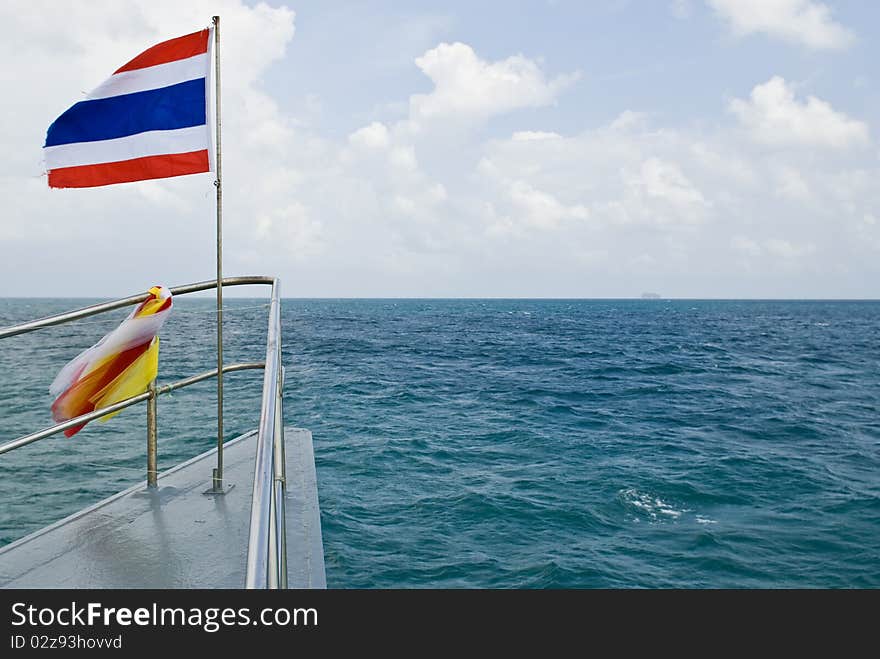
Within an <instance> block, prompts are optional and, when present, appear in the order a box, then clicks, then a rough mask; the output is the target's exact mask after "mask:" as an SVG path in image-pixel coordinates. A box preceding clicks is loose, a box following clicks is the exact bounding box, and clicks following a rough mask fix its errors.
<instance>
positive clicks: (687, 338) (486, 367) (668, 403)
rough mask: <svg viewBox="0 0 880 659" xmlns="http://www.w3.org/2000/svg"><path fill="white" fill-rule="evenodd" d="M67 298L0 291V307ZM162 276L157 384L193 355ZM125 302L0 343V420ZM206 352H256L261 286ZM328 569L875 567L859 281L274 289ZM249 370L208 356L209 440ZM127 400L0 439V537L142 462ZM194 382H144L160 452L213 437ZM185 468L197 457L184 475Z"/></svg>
mask: <svg viewBox="0 0 880 659" xmlns="http://www.w3.org/2000/svg"><path fill="white" fill-rule="evenodd" d="M89 302H90V301H89V300H48V299H7V300H0V326H6V325H9V324H13V323H15V322H20V321H22V320H26V319H32V318H36V317H40V316H45V315H49V314H52V313H57V312H60V311H64V310H69V309H72V308H76V307H79V306H83V305H85V304H87V303H89ZM213 305H214V303H213V301H212V300H208V299H186V298H180V299H178V300H177V301H176V303H175V309H174V312H173V314H172V316H171V317H170V319H169V320H168V322H167V323H166V325H165V327H164V328H163V331H162V344H161V352H160V383H163V382H171V381H173V380H176V379H180V378H183V377H187V376H189V375H192V374H195V373H197V372H201V371H204V370H209V369H211V368H213V367H214V366H215V356H214V336H215V325H214V312H213ZM125 314H126V311H125V310H121V311H119V312H115V313H114V314H109V315H107V316H101V317H97V318H89V319H85V320H83V321H79V322H77V323H74V324H71V325H65V326H60V327H54V328H49V329H46V330H42V331H39V332H35V333H32V334H28V335H23V336H19V337H14V338H10V339H6V340H3V341H0V368H2V379H0V419H2V421H0V441H7V440H9V439H13V438H15V437H17V436H19V435H23V434H25V433H28V432H31V431H33V430H36V429H39V428H43V427H46V426H48V425H50V424H51V418H50V414H49V406H50V405H51V402H52V399H51V397H50V396H49V393H48V387H49V384H50V382H51V381H52V379H53V378H54V376H55V374H56V373H57V371H58V370H59V369H60V368H61V366H63V364H64V363H65V362H66V361H68V360H69V359H71V358H72V357H73V356H75V355H76V354H77V353H78V352H79V351H80V350H82V349H83V348H85V347H87V346H89V345H91V344H92V343H94V342H95V341H96V340H97V339H98V338H100V337H101V336H103V334H105V333H106V332H107V331H109V330H110V329H111V328H112V327H114V326H115V325H116V324H117V323H118V322H119V320H120V319H121V318H122V317H124V315H125ZM224 321H225V322H224V333H225V356H226V361H227V363H229V362H232V361H261V360H262V359H263V356H264V346H265V335H266V325H267V323H266V305H265V302H264V301H262V300H249V299H248V300H245V299H232V300H227V301H226V310H225V312H224ZM282 324H283V328H282V329H283V341H284V349H283V361H284V365H285V369H286V380H285V390H284V416H285V419H284V420H285V424H286V425H288V426H299V427H305V428H309V429H311V431H312V432H313V437H314V448H315V462H316V467H317V475H318V494H319V499H320V505H321V519H322V527H323V540H324V550H325V563H326V572H327V582H328V585H329V586H330V587H333V588H352V587H357V588H438V587H444V588H446V587H452V588H596V587H602V588H634V587H648V588H704V587H732V588H807V587H819V588H826V587H843V588H877V587H880V416H878V411H880V302H870V301H864V302H862V301H693V300H300V299H292V300H284V301H283V304H282ZM261 382H262V373H261V372H242V373H234V374H229V375H227V376H226V378H225V388H226V401H225V422H226V434H227V437H228V438H231V437H234V436H236V435H237V434H240V433H241V432H244V431H247V430H249V429H252V428H254V427H256V425H257V421H258V418H259V404H260V387H261ZM145 414H146V413H145V409H144V406H143V405H140V406H136V407H133V408H130V409H128V410H125V411H124V412H122V413H121V414H120V415H119V416H118V417H116V418H114V419H112V420H110V421H109V422H107V423H99V422H92V423H91V424H89V425H88V426H87V427H86V428H85V429H84V430H83V431H81V432H80V433H79V434H77V435H76V436H74V437H73V438H71V439H67V438H65V437H63V436H61V435H59V436H55V437H53V438H50V439H46V440H43V441H41V442H38V443H35V444H32V445H30V446H27V447H25V448H22V449H19V450H17V451H13V452H11V453H8V454H5V455H2V456H0V544H5V543H8V542H11V541H13V540H15V539H17V538H19V537H22V536H24V535H25V534H27V533H29V532H32V531H34V530H36V529H38V528H40V527H42V526H44V525H46V524H48V523H51V522H53V521H56V520H58V519H60V518H62V517H64V516H66V515H68V514H71V513H73V512H75V511H77V510H79V509H80V508H82V507H84V506H87V505H89V504H91V503H94V502H96V501H98V500H100V499H101V498H103V497H105V496H108V495H110V494H112V493H114V492H116V491H119V490H120V489H123V488H125V487H127V486H130V485H132V484H135V483H137V482H138V481H141V480H143V477H144V470H145V457H144V454H145V443H146V440H145V430H144V428H145ZM215 414H216V394H215V385H214V383H213V381H208V382H205V383H202V384H199V385H195V386H193V387H191V388H188V389H185V390H179V391H177V392H174V393H173V394H172V395H170V396H164V397H162V398H161V399H160V401H159V467H160V469H167V468H169V467H171V466H173V465H174V464H176V463H177V462H180V461H182V460H184V459H186V458H189V457H192V456H194V455H197V454H198V453H201V452H203V451H205V450H208V449H210V448H211V447H212V446H213V445H214V444H215V443H216V427H215V425H214V423H215V422H214V419H215ZM206 478H207V475H206Z"/></svg>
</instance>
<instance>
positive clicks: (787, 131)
mask: <svg viewBox="0 0 880 659" xmlns="http://www.w3.org/2000/svg"><path fill="white" fill-rule="evenodd" d="M729 108H730V111H731V112H732V113H733V114H735V115H736V116H737V118H738V119H739V121H740V123H741V124H742V125H743V126H744V127H745V128H746V129H747V130H748V131H749V133H750V135H751V136H752V138H753V139H755V140H756V141H757V142H760V143H763V144H766V145H769V146H819V147H829V148H834V149H844V148H847V147H853V146H865V145H867V144H869V142H870V138H869V135H868V126H867V124H865V123H863V122H861V121H857V120H855V119H851V118H850V117H848V116H847V115H845V114H844V113H842V112H837V111H836V110H834V109H833V108H832V107H831V105H830V104H829V103H827V102H826V101H823V100H821V99H818V98H816V97H815V96H809V97H808V98H807V100H806V101H805V102H800V101H798V100H797V99H796V98H795V94H794V90H793V89H792V88H791V87H790V86H789V85H788V84H787V83H786V82H785V80H784V79H782V78H781V77H779V76H774V77H772V78H771V79H770V80H768V81H767V82H765V83H764V84H761V85H756V86H755V88H754V89H752V92H751V94H750V96H749V99H748V100H742V99H734V100H732V101H731V102H730V106H729Z"/></svg>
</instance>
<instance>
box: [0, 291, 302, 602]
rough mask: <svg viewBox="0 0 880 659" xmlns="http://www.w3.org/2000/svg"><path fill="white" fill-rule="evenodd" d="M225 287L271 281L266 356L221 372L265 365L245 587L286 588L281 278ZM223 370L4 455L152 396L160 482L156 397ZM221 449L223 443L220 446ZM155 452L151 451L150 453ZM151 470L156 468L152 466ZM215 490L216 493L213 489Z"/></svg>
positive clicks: (99, 307)
mask: <svg viewBox="0 0 880 659" xmlns="http://www.w3.org/2000/svg"><path fill="white" fill-rule="evenodd" d="M220 283H221V285H222V286H223V287H224V288H225V287H226V286H243V285H249V284H271V286H272V292H271V299H270V303H269V327H268V331H267V335H266V360H265V361H264V362H246V363H239V364H229V365H226V366H224V367H223V368H222V372H223V373H229V372H233V371H242V370H247V369H256V368H262V369H263V393H262V403H261V408H260V426H259V432H258V435H257V452H256V457H255V459H254V489H253V495H252V499H251V517H250V530H249V539H248V558H247V568H246V575H247V577H246V587H247V588H286V587H287V547H286V533H285V524H284V520H285V514H284V498H285V489H286V488H285V473H284V472H285V470H284V421H283V414H282V402H281V390H282V386H283V381H284V374H283V369H282V366H281V301H280V288H281V286H280V280H279V279H277V278H273V277H263V276H247V277H227V278H224V279H223V280H222V281H221V282H220ZM216 287H217V280H210V281H203V282H196V283H193V284H185V285H183V286H176V287H174V288H171V289H170V290H171V294H172V295H183V294H186V293H195V292H197V291H204V290H209V289H212V288H216ZM148 297H149V294H148V293H141V294H138V295H132V296H129V297H126V298H120V299H118V300H113V301H110V302H102V303H100V304H94V305H90V306H88V307H83V308H81V309H77V310H74V311H69V312H66V313H61V314H56V315H54V316H47V317H45V318H40V319H38V320H33V321H29V322H26V323H21V324H19V325H13V326H10V327H6V328H2V329H0V339H4V338H8V337H11V336H16V335H19V334H25V333H27V332H33V331H36V330H38V329H42V328H44V327H50V326H53V325H60V324H63V323H67V322H70V321H74V320H78V319H80V318H86V317H88V316H94V315H96V314H100V313H104V312H107V311H112V310H114V309H119V308H122V307H126V306H131V305H133V304H138V303H140V302H143V301H144V300H146V299H147V298H148ZM219 372H220V370H218V369H214V370H212V371H206V372H204V373H200V374H199V375H194V376H191V377H188V378H184V379H183V380H178V381H177V382H172V383H170V384H166V385H162V386H160V387H157V386H156V385H155V382H153V383H152V384H151V386H150V388H149V389H148V390H147V391H145V392H144V393H142V394H138V395H137V396H132V397H130V398H126V399H125V400H122V401H119V402H118V403H114V404H113V405H108V406H107V407H104V408H101V409H98V410H94V411H92V412H89V413H87V414H83V415H80V416H78V417H76V418H74V419H70V420H68V421H64V422H62V423H58V424H55V425H53V426H50V427H48V428H44V429H42V430H39V431H36V432H33V433H30V434H28V435H24V436H22V437H18V438H16V439H13V440H11V441H8V442H6V443H4V444H0V455H2V454H4V453H7V452H9V451H12V450H14V449H17V448H20V447H22V446H26V445H28V444H31V443H33V442H36V441H38V440H41V439H45V438H46V437H50V436H52V435H55V434H57V433H59V432H62V431H64V430H66V429H68V428H72V427H74V426H77V425H79V424H82V423H85V422H88V421H92V420H94V419H97V418H100V417H102V416H104V415H106V414H110V413H112V412H116V411H119V410H122V409H125V408H126V407H131V406H132V405H136V404H137V403H141V402H143V401H148V402H149V405H148V412H147V428H148V442H147V445H148V456H147V483H148V485H152V486H155V485H156V466H155V465H156V459H155V458H156V456H155V445H156V442H155V434H156V412H155V401H156V398H157V397H158V396H160V395H162V394H166V393H169V392H171V391H174V390H175V389H180V388H183V387H188V386H190V385H192V384H195V383H197V382H201V381H203V380H207V379H209V378H212V377H217V375H218V373H219ZM218 448H219V447H218ZM151 451H152V453H151ZM151 470H152V471H151ZM215 493H216V492H215Z"/></svg>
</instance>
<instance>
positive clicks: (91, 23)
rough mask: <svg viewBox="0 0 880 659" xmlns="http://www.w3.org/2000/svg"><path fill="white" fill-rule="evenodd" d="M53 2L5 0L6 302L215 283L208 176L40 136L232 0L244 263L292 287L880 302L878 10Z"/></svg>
mask: <svg viewBox="0 0 880 659" xmlns="http://www.w3.org/2000/svg"><path fill="white" fill-rule="evenodd" d="M62 4H64V6H65V11H61V12H60V11H58V3H54V2H48V1H42V2H39V1H38V2H23V1H21V2H18V1H14V2H10V3H4V5H3V7H2V8H0V17H2V19H3V20H2V21H0V25H2V27H0V30H2V31H3V32H4V34H3V39H0V50H2V51H3V59H2V61H3V62H4V65H3V68H2V69H0V73H2V74H3V77H4V86H5V88H6V89H7V90H8V97H9V99H10V100H9V101H8V102H7V103H5V106H4V108H2V110H0V111H2V112H3V114H4V117H3V119H4V121H3V122H2V126H3V127H2V128H0V143H2V144H3V146H4V152H5V153H7V154H8V158H7V159H6V162H5V163H3V164H2V165H0V188H2V189H0V194H3V196H4V198H5V199H7V200H8V203H7V208H6V211H5V213H4V214H3V215H2V218H0V243H2V248H3V250H4V253H5V254H6V255H7V257H6V258H5V259H4V260H3V263H2V265H0V274H2V275H3V276H2V277H0V281H2V283H0V295H95V296H98V295H123V294H127V293H130V292H133V291H137V290H143V289H146V288H148V287H149V286H150V285H152V284H154V283H164V284H167V285H175V284H178V283H183V282H185V281H190V280H196V279H207V278H210V277H211V276H212V274H213V203H212V201H211V200H212V192H213V187H212V186H211V178H210V176H209V175H197V176H191V177H182V178H179V179H169V180H165V181H151V182H144V183H135V184H128V185H122V186H113V187H112V188H107V189H93V190H76V191H73V190H66V191H54V190H53V191H50V190H48V189H47V188H46V185H45V178H44V176H43V171H42V163H41V154H40V146H41V145H42V141H43V138H44V136H45V131H46V128H47V127H48V125H49V124H50V123H51V121H52V120H53V119H54V118H55V117H56V116H57V115H58V114H60V112H62V111H63V110H64V109H65V108H66V107H68V106H69V105H71V104H72V103H73V102H75V101H76V100H78V97H79V96H80V95H81V94H82V93H83V92H84V91H88V90H89V89H91V88H93V87H95V86H96V85H98V84H99V83H100V82H101V81H102V80H103V79H104V78H105V77H106V76H107V75H109V73H110V72H112V71H113V70H114V69H115V68H117V67H118V66H119V65H120V64H122V63H123V62H125V61H127V60H128V59H130V58H131V57H132V56H133V55H134V54H136V53H137V52H140V51H141V50H143V49H144V48H146V47H149V46H150V45H152V44H154V43H156V42H158V41H161V40H164V39H167V38H171V37H173V36H178V35H180V34H184V33H187V32H191V31H193V30H194V29H198V28H200V27H202V26H203V25H207V23H208V21H209V19H210V16H211V15H212V14H214V13H219V14H220V15H221V17H222V33H221V34H222V46H221V53H222V65H223V71H224V73H223V75H224V94H223V104H224V167H225V181H224V182H225V195H226V196H225V207H226V214H225V215H226V217H225V227H226V228H225V232H226V235H225V246H226V251H225V261H226V272H227V273H228V274H249V273H254V274H263V273H268V274H277V275H280V276H281V277H282V279H283V280H284V281H285V288H284V291H285V294H286V295H289V296H304V297H312V296H333V297H336V296H339V297H359V296H366V297H372V296H381V297H384V296H407V297H409V296H413V297H419V296H444V297H471V296H487V297H495V296H500V297H507V296H509V297H628V296H638V295H639V294H641V293H642V292H644V291H656V292H659V293H661V294H663V295H667V296H675V297H759V298H760V297H795V298H801V297H805V298H810V297H820V298H829V297H842V298H862V297H870V298H875V297H877V285H876V282H877V281H878V280H880V266H878V262H880V258H878V257H880V192H878V190H880V185H878V184H877V181H878V174H880V143H878V138H880V125H878V120H877V117H878V116H880V91H878V84H880V78H878V65H877V62H878V61H880V52H878V45H877V42H876V32H877V26H878V25H880V4H878V3H872V2H854V1H853V2H831V1H823V2H818V1H815V0H669V1H660V0H658V1H656V2H647V1H643V2H627V1H624V0H616V1H612V0H608V1H605V2H602V1H597V2H589V3H587V2H565V1H563V0H558V1H554V2H504V3H500V2H480V3H473V2H468V3H463V2H444V3H430V2H411V3H396V2H290V3H277V2H270V3H242V2H240V1H239V0H223V1H218V2H210V1H207V0H205V1H202V0H199V1H196V2H191V3H186V5H185V6H181V5H180V3H179V2H171V1H168V0H160V1H157V2H148V1H146V0H132V1H131V2H127V3H119V2H110V1H109V0H107V1H106V2H102V1H101V0H96V1H94V2H68V3H62ZM71 26H77V28H76V30H73V31H72V30H71Z"/></svg>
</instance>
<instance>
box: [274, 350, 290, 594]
mask: <svg viewBox="0 0 880 659" xmlns="http://www.w3.org/2000/svg"><path fill="white" fill-rule="evenodd" d="M279 336H280V335H279ZM283 387H284V367H283V366H282V365H281V340H280V338H279V340H278V381H277V383H276V385H275V438H274V439H275V501H276V502H277V504H276V506H275V508H276V522H275V524H276V527H277V528H276V535H275V542H276V543H277V549H276V554H277V556H278V587H279V588H287V523H286V520H287V514H286V512H285V509H284V504H285V496H286V493H287V462H286V457H285V454H284V411H283V408H282V398H283V395H282V394H283Z"/></svg>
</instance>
